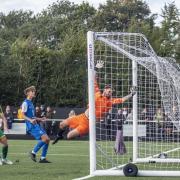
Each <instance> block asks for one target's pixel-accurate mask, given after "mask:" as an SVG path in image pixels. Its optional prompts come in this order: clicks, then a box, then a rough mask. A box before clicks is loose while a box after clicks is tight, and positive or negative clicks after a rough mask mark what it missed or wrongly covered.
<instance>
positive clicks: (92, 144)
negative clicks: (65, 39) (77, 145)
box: [81, 31, 180, 179]
mask: <svg viewBox="0 0 180 180" xmlns="http://www.w3.org/2000/svg"><path fill="white" fill-rule="evenodd" d="M103 34H104V35H107V34H108V35H109V34H113V35H114V34H115V35H120V34H122V33H120V32H116V33H112V32H110V33H109V32H92V31H88V33H87V60H88V98H89V152H90V153H89V156H90V157H89V159H90V176H87V177H92V176H124V173H123V171H122V169H118V170H117V169H116V168H111V169H106V170H97V169H96V129H95V127H96V126H95V125H96V117H95V98H94V73H95V71H94V40H98V35H103ZM129 34H130V33H129ZM132 34H135V33H132ZM136 34H138V35H141V36H143V35H142V34H139V33H136ZM143 38H145V37H144V36H143ZM145 39H146V38H145ZM147 42H148V41H147ZM150 47H151V46H150ZM122 53H123V52H122ZM124 55H126V56H128V55H127V54H124ZM129 56H130V55H129ZM129 56H128V58H130V57H129ZM137 67H138V66H137V62H136V61H132V80H133V82H132V83H133V86H135V87H136V86H137ZM137 127H138V122H137V94H136V95H135V96H134V97H133V162H132V163H134V164H136V163H144V162H148V161H153V160H155V161H156V162H162V163H163V162H177V163H179V162H180V159H179V160H177V159H158V160H157V159H153V158H152V157H151V158H149V159H148V158H138V156H137V152H138V145H137V141H138V135H137V129H138V128H137ZM122 167H123V165H122ZM137 175H138V176H180V171H166V170H164V171H163V170H157V171H156V170H139V171H138V174H137ZM81 179H86V178H81Z"/></svg>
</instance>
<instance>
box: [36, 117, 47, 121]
mask: <svg viewBox="0 0 180 180" xmlns="http://www.w3.org/2000/svg"><path fill="white" fill-rule="evenodd" d="M35 119H36V121H46V120H47V119H46V117H42V118H37V117H36V118H35Z"/></svg>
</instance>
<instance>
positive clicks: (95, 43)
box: [87, 31, 180, 176]
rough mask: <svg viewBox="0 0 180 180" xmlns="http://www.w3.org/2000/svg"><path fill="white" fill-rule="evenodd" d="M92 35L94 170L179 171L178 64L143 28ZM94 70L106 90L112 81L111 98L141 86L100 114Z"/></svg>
mask: <svg viewBox="0 0 180 180" xmlns="http://www.w3.org/2000/svg"><path fill="white" fill-rule="evenodd" d="M87 41H88V43H87V48H88V90H89V125H90V132H89V133H90V136H89V137H90V176H106V175H108V176H111V175H112V176H121V175H126V176H136V175H138V176H180V135H179V133H180V121H179V118H180V67H179V65H178V64H177V63H176V62H175V60H174V59H172V58H162V57H158V56H157V54H156V53H155V52H154V50H153V49H152V47H151V45H150V44H149V42H148V40H147V39H146V37H145V36H144V35H142V34H139V33H118V32H91V31H89V32H88V34H87ZM99 62H101V63H102V66H101V67H98V68H97V67H96V65H97V64H98V63H99ZM95 71H96V77H97V83H98V85H99V88H100V90H101V92H103V89H104V87H105V86H106V85H109V86H110V87H112V89H113V94H112V98H121V97H124V96H126V95H127V94H129V92H130V89H131V87H134V88H135V89H136V94H135V95H134V96H133V98H131V99H129V100H128V101H126V102H124V103H122V104H114V105H113V106H112V109H110V110H109V112H108V113H107V114H106V115H104V117H103V118H102V119H101V120H96V115H95V112H96V108H97V105H96V103H95V90H94V81H95ZM98 104H101V103H98ZM99 108H104V107H99ZM117 148H118V149H117ZM122 149H123V150H122Z"/></svg>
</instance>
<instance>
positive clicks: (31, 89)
mask: <svg viewBox="0 0 180 180" xmlns="http://www.w3.org/2000/svg"><path fill="white" fill-rule="evenodd" d="M29 91H36V87H35V86H30V87H27V88H26V89H25V90H24V94H25V95H27V93H28V92H29Z"/></svg>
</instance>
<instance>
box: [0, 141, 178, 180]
mask: <svg viewBox="0 0 180 180" xmlns="http://www.w3.org/2000/svg"><path fill="white" fill-rule="evenodd" d="M35 143H36V141H31V140H26V141H25V140H9V159H10V160H12V161H16V160H17V159H18V160H19V163H14V165H12V166H7V165H4V166H0V180H70V179H73V178H77V177H82V176H86V175H88V174H89V155H88V152H89V146H88V142H87V141H61V142H59V143H58V144H57V145H54V146H52V145H50V147H49V153H48V160H50V161H52V163H51V164H39V163H34V162H32V161H31V160H30V159H29V157H28V155H27V153H28V151H30V150H31V149H32V147H33V146H34V145H35ZM38 158H39V157H38ZM91 179H92V180H111V179H113V180H116V179H120V180H132V179H138V180H139V179H140V180H156V179H157V177H138V178H127V177H94V178H91ZM171 179H179V178H168V177H167V178H163V180H171Z"/></svg>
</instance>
